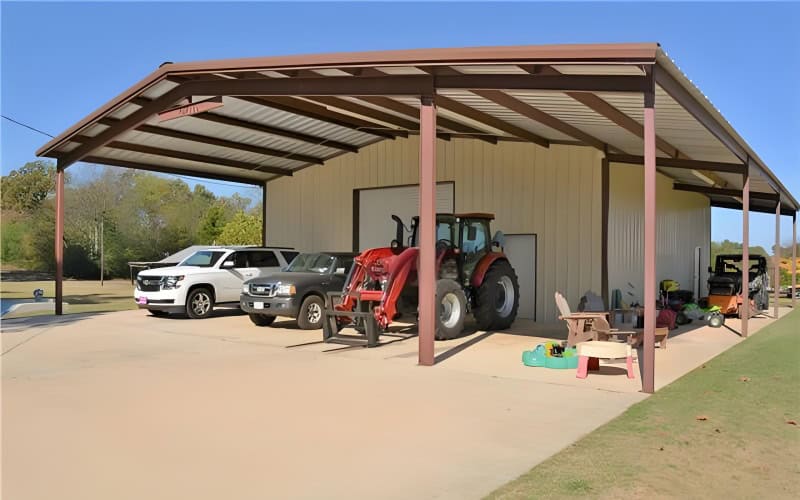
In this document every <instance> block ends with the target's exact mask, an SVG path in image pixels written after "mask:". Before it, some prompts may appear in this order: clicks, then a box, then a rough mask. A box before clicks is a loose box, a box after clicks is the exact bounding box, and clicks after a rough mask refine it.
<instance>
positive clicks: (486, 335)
mask: <svg viewBox="0 0 800 500" xmlns="http://www.w3.org/2000/svg"><path fill="white" fill-rule="evenodd" d="M492 334H494V332H485V333H482V334H480V335H478V336H476V337H473V338H471V339H469V340H467V341H466V342H462V343H460V344H458V345H457V346H455V347H452V348H450V349H448V350H446V351H445V352H443V353H441V354H438V355H436V356H435V357H434V358H433V364H435V365H436V364H439V363H441V362H443V361H445V360H447V359H449V358H452V357H453V356H455V355H456V354H458V353H460V352H462V351H464V350H466V349H469V348H470V347H472V346H474V345H475V344H477V343H478V342H480V341H482V340H484V339H487V338H489V337H491V336H492Z"/></svg>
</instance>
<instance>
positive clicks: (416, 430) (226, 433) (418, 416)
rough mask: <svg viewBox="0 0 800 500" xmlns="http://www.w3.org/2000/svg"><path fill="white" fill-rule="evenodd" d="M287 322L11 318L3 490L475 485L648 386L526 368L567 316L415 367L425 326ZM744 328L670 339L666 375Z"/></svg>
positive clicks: (604, 416) (476, 341)
mask: <svg viewBox="0 0 800 500" xmlns="http://www.w3.org/2000/svg"><path fill="white" fill-rule="evenodd" d="M768 321H770V319H768V318H764V319H756V320H754V321H753V326H751V331H752V332H754V333H755V332H756V331H757V329H758V328H759V327H761V326H763V324H766V323H768ZM735 323H736V322H735V321H733V320H731V321H729V323H728V324H729V326H731V327H733V328H734V329H735V328H737V326H736V325H735ZM275 325H276V326H277V327H272V328H257V327H255V326H253V325H252V324H251V323H250V322H249V320H248V319H247V318H246V317H245V316H242V315H238V314H225V315H222V316H220V317H215V318H212V319H209V320H203V321H194V320H184V319H171V318H155V317H150V316H148V315H147V314H146V313H144V312H142V311H124V312H118V313H109V314H99V315H94V316H87V315H70V316H64V317H61V318H57V319H55V318H41V317H39V318H29V319H24V320H9V321H4V322H3V324H2V336H1V337H0V338H1V339H2V347H3V356H2V358H1V361H2V397H3V399H2V430H3V440H2V472H3V477H2V479H3V481H2V493H3V497H4V498H14V499H39V498H41V499H45V498H47V499H50V498H54V497H57V498H80V499H92V498H98V499H107V498H115V499H125V498H131V499H134V498H135V499H140V498H194V499H202V498H214V499H217V498H225V497H226V498H237V499H249V498H254V499H255V498H258V499H261V498H267V497H272V498H321V497H324V498H342V497H347V498H376V497H380V498H441V499H448V498H454V499H455V498H458V499H464V498H479V497H481V496H483V495H485V494H486V493H489V492H490V491H492V490H493V489H495V488H496V487H498V486H500V485H502V484H504V483H505V482H507V481H509V480H511V479H513V478H515V477H517V476H518V475H520V474H522V473H523V472H525V471H527V470H528V469H530V468H531V467H532V466H534V465H535V464H537V463H539V462H540V461H542V460H544V459H546V458H547V457H549V456H550V455H552V454H553V453H555V452H557V451H559V450H560V449H562V448H564V447H565V446H567V445H569V444H570V443H572V442H574V441H575V440H577V439H579V438H580V437H581V436H583V435H585V434H587V433H589V432H591V431H592V430H593V429H595V428H597V427H598V426H600V425H602V424H603V423H605V422H607V421H609V420H610V419H612V418H614V417H615V416H617V415H619V414H620V413H621V412H623V411H624V410H625V409H626V408H627V407H629V406H630V405H631V404H633V403H635V402H637V401H640V400H641V399H643V398H644V397H646V396H645V395H644V394H641V393H640V392H638V391H639V389H640V380H639V379H638V378H637V379H636V380H628V379H627V378H626V377H624V376H620V375H617V374H616V373H615V374H614V375H613V376H612V375H603V374H594V373H593V374H590V375H589V378H588V379H585V380H578V379H575V372H574V370H563V371H561V370H548V369H543V368H528V367H524V366H523V365H522V364H521V362H520V356H521V352H522V350H524V349H530V348H532V347H533V346H535V345H536V343H538V342H540V341H543V340H546V338H545V337H546V336H550V337H554V336H555V337H558V336H559V335H563V334H564V333H563V332H562V333H559V329H560V328H563V327H562V326H561V325H544V326H541V325H533V324H531V323H526V322H524V321H520V322H518V324H516V325H515V326H514V328H512V330H510V331H508V332H503V333H491V334H486V333H483V332H475V333H473V334H471V335H469V336H467V337H464V338H461V339H457V340H453V341H448V342H440V343H437V345H436V352H437V357H438V359H439V360H440V362H439V363H438V364H437V365H436V366H435V367H432V368H424V367H418V366H416V338H413V337H412V338H410V339H406V340H397V339H392V338H388V337H385V338H384V340H385V341H391V340H397V341H395V342H392V343H389V344H387V345H384V346H381V347H379V348H376V349H364V348H353V349H341V350H340V349H339V348H340V346H333V345H328V344H321V343H319V342H318V341H319V340H320V339H321V333H320V332H319V331H310V332H309V331H303V330H298V329H296V327H295V326H294V325H293V324H292V323H291V322H288V321H285V322H284V321H280V322H276V324H275ZM709 330H710V331H709ZM531 332H535V333H536V334H539V335H543V336H544V337H533V336H531V335H530V333H531ZM561 338H563V337H561ZM739 341H741V339H740V338H739V337H738V336H737V335H735V334H734V333H732V332H730V331H728V330H725V329H718V330H714V329H707V328H698V329H695V330H692V331H687V332H685V333H681V334H679V335H677V336H675V337H674V338H671V339H670V340H669V342H668V348H667V349H665V350H661V349H659V350H657V353H656V362H657V367H658V368H657V380H656V381H657V386H658V387H661V386H663V385H665V384H667V383H669V382H670V381H672V380H674V379H675V378H677V377H678V376H680V375H682V374H683V373H685V372H686V371H688V370H689V369H691V368H694V367H695V366H698V365H699V364H702V363H703V362H704V361H705V360H707V359H710V358H711V357H713V356H715V355H716V354H718V353H719V352H722V351H723V350H725V349H727V348H728V347H730V346H731V345H734V344H735V343H737V342H739ZM297 344H307V345H300V346H297V347H291V348H287V346H293V345H297ZM326 351H328V352H326ZM614 371H615V370H614V368H613V367H604V368H603V372H607V373H611V372H614Z"/></svg>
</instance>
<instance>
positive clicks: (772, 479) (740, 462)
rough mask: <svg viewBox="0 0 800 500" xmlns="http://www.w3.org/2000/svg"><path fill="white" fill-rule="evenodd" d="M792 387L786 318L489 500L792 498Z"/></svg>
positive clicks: (794, 335) (797, 446) (799, 442)
mask: <svg viewBox="0 0 800 500" xmlns="http://www.w3.org/2000/svg"><path fill="white" fill-rule="evenodd" d="M798 382H800V311H792V313H790V314H789V315H787V316H785V317H784V318H782V319H781V320H779V321H777V322H775V323H773V324H771V325H769V326H767V327H765V328H764V329H763V330H761V331H760V332H758V333H756V334H755V335H753V336H752V337H750V338H749V339H747V341H745V342H742V343H740V344H738V345H736V346H734V347H733V348H731V349H730V350H728V351H727V352H725V353H723V354H721V355H719V356H718V357H716V358H714V359H713V360H711V361H709V362H707V363H706V364H705V365H703V366H702V367H699V368H697V369H695V370H694V371H692V372H690V373H688V374H687V375H685V376H684V377H682V378H681V379H679V380H677V381H676V382H674V383H673V384H671V385H669V386H667V387H665V388H663V389H661V390H660V391H658V392H657V393H656V394H654V395H653V396H651V397H650V398H648V399H646V400H644V401H642V402H641V403H638V404H636V405H634V406H632V407H631V408H630V409H628V411H626V412H625V413H624V414H622V415H621V416H620V417H618V418H617V419H615V420H613V421H611V422H609V423H608V424H606V425H605V426H603V427H601V428H599V429H597V430H596V431H595V432H593V433H591V434H590V435H588V436H586V437H585V438H583V439H581V440H580V441H578V442H577V443H575V444H573V445H571V446H569V447H568V448H567V449H565V450H563V451H562V452H560V453H559V454H557V455H555V456H553V457H551V458H550V459H548V460H547V461H545V462H543V463H541V464H540V465H538V466H537V467H535V468H534V469H533V470H531V471H530V472H528V473H527V474H525V475H523V476H522V477H520V478H518V479H516V480H515V481H512V482H511V483H508V484H507V485H505V486H504V487H502V488H500V489H499V490H497V491H496V492H494V493H493V494H491V495H490V497H489V498H493V499H505V498H564V497H573V496H583V497H591V498H626V499H628V498H647V497H655V498H725V497H728V498H770V499H773V498H797V495H798V492H800V426H798V424H800V385H798ZM540 432H558V429H557V428H553V429H542V430H541V431H540Z"/></svg>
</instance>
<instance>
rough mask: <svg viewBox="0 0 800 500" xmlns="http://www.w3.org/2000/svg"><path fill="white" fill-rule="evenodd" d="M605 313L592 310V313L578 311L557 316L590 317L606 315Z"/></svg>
mask: <svg viewBox="0 0 800 500" xmlns="http://www.w3.org/2000/svg"><path fill="white" fill-rule="evenodd" d="M606 314H607V313H602V312H592V313H589V312H586V313H583V312H578V313H571V314H568V315H567V316H559V317H560V318H561V319H590V318H597V317H598V316H599V317H604V316H606Z"/></svg>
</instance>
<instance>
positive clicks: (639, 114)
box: [37, 43, 798, 214]
mask: <svg viewBox="0 0 800 500" xmlns="http://www.w3.org/2000/svg"><path fill="white" fill-rule="evenodd" d="M646 92H654V95H655V109H656V127H657V128H656V135H657V148H658V160H657V164H658V167H659V170H660V171H661V172H662V173H664V174H665V175H668V176H670V177H671V178H673V179H674V180H675V182H676V189H684V190H694V191H697V192H702V193H704V194H706V195H708V196H709V198H710V199H711V202H712V205H714V206H722V207H728V208H741V199H740V198H739V197H738V196H737V191H739V192H740V191H741V189H742V184H743V174H744V173H745V172H747V173H748V174H749V176H750V186H751V191H752V192H753V193H754V195H753V196H751V200H752V201H751V208H752V209H755V210H760V211H771V212H774V210H775V207H776V203H777V202H780V204H781V210H782V212H784V213H787V214H788V213H792V214H793V213H794V212H796V211H797V210H798V202H797V201H796V200H795V199H794V198H793V197H792V195H791V194H790V193H789V192H788V191H787V190H786V188H785V187H784V186H783V185H782V184H781V183H780V181H779V180H778V179H777V178H776V177H775V175H774V174H773V173H772V172H770V170H769V169H768V168H767V167H766V165H764V163H763V162H762V161H761V160H760V159H759V158H758V156H757V155H756V154H755V152H753V151H752V149H751V148H750V147H749V146H748V145H747V143H746V142H745V141H744V140H743V139H742V138H741V137H740V136H739V135H738V134H737V133H736V131H735V130H734V129H733V128H732V127H731V126H730V124H729V123H728V122H727V121H725V119H724V118H723V117H722V115H721V114H720V113H719V111H717V110H716V109H715V108H714V107H713V106H712V105H711V103H710V102H709V101H708V99H707V98H706V97H705V96H704V95H703V94H701V93H700V91H699V90H698V89H697V88H696V87H695V86H694V85H692V83H691V82H690V81H689V80H688V79H687V78H686V76H685V75H684V74H683V73H681V71H680V70H679V69H678V68H677V66H675V64H674V63H673V62H672V61H671V60H670V59H669V58H668V57H667V55H666V54H665V53H664V52H663V51H662V50H661V48H660V47H659V46H658V44H654V43H650V44H611V45H554V46H517V47H481V48H460V49H424V50H408V51H389V52H363V53H344V54H321V55H304V56H285V57H269V58H251V59H232V60H221V61H207V62H198V63H177V64H173V63H165V64H163V65H162V66H161V67H160V68H158V69H157V70H156V71H154V72H153V73H151V74H150V75H148V76H147V77H146V78H145V79H143V80H142V81H140V82H138V83H137V84H135V85H134V86H132V87H131V88H129V89H128V90H126V91H125V92H123V93H122V94H120V95H119V96H117V97H116V98H115V99H113V100H111V101H110V102H108V103H106V104H105V105H103V106H102V107H101V108H99V109H98V110H96V111H95V112H93V113H92V114H90V115H89V116H87V117H85V118H84V119H82V120H81V121H80V122H78V123H76V124H75V125H73V126H72V127H70V128H69V129H68V130H66V131H65V132H63V133H62V134H60V135H59V136H58V137H56V138H55V139H53V140H52V141H50V142H49V143H47V144H46V145H45V146H43V147H42V148H41V149H40V150H39V151H37V155H39V156H47V157H51V158H56V159H57V160H58V164H59V167H60V168H65V167H67V166H69V165H70V164H72V163H75V162H76V161H85V162H90V163H99V164H105V165H112V166H120V167H131V168H138V169H144V170H153V171H160V172H171V173H179V174H187V175H195V176H200V177H207V178H215V179H223V180H231V181H236V182H246V183H251V184H263V183H264V182H266V181H269V180H272V179H276V178H280V177H282V176H287V175H292V174H293V173H294V172H296V171H298V170H300V169H302V168H305V167H308V166H312V165H319V164H323V163H324V162H325V161H327V160H329V159H331V158H334V157H336V156H338V155H341V154H345V153H348V152H357V151H358V150H359V149H360V148H363V147H364V146H367V145H369V144H372V143H374V142H377V141H381V140H386V139H389V140H391V139H395V138H396V137H406V136H408V135H409V134H416V133H418V132H419V100H420V97H435V100H436V105H437V108H438V119H437V126H438V129H437V133H438V135H439V137H440V138H443V139H446V140H450V139H451V138H454V137H471V138H477V139H480V140H484V141H489V142H493V143H495V142H497V141H526V142H533V143H535V144H538V145H540V146H542V147H549V146H550V145H551V144H564V143H566V144H579V145H586V146H591V147H595V148H597V149H600V150H603V151H605V152H606V154H607V155H608V157H609V160H610V161H612V162H614V161H615V162H622V163H637V164H641V163H642V160H641V156H642V155H643V142H642V137H643V128H644V127H643V122H644V118H643V116H644V111H643V109H644V101H643V98H642V95H643V94H644V93H646ZM687 186H688V187H687ZM758 193H761V194H763V196H760V195H759V194H758ZM737 200H738V201H737ZM737 203H738V206H737Z"/></svg>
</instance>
